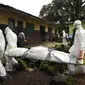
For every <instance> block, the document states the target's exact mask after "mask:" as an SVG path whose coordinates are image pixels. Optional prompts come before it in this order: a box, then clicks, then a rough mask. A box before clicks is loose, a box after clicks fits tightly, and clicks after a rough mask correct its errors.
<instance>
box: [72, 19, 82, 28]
mask: <svg viewBox="0 0 85 85" xmlns="http://www.w3.org/2000/svg"><path fill="white" fill-rule="evenodd" d="M80 26H81V21H80V20H76V21H75V22H74V29H79V28H80Z"/></svg>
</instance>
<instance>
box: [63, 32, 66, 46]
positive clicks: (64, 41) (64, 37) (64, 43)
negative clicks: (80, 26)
mask: <svg viewBox="0 0 85 85" xmlns="http://www.w3.org/2000/svg"><path fill="white" fill-rule="evenodd" d="M62 33H63V39H62V44H63V45H67V43H66V33H65V30H63V31H62Z"/></svg>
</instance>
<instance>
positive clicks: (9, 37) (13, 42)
mask: <svg viewBox="0 0 85 85" xmlns="http://www.w3.org/2000/svg"><path fill="white" fill-rule="evenodd" d="M4 33H5V34H6V40H5V38H4V35H3V32H2V30H1V29H0V79H1V80H6V81H7V78H8V75H7V72H10V71H13V70H14V66H18V61H17V60H16V59H15V58H14V57H8V56H6V55H4V52H6V51H8V50H9V49H12V48H17V35H16V33H14V32H13V31H12V30H11V29H10V28H9V27H6V28H5V30H4ZM23 36H24V40H25V41H26V38H25V35H24V33H23V32H21V33H20V34H19V36H18V37H19V38H23ZM19 38H18V39H19ZM6 41H7V46H6V49H5V45H6ZM18 41H19V43H18V45H19V46H22V44H21V43H20V42H21V41H20V39H19V40H18ZM3 56H5V58H6V66H5V67H4V66H3V64H2V62H1V58H2V57H3Z"/></svg>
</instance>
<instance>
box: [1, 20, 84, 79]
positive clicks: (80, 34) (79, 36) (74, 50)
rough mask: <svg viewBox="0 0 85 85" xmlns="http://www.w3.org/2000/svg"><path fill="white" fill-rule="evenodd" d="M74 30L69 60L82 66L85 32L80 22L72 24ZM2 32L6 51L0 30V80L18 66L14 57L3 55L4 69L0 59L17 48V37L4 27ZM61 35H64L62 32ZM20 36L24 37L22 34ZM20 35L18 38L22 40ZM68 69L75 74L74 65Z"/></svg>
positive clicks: (69, 65)
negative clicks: (72, 59)
mask: <svg viewBox="0 0 85 85" xmlns="http://www.w3.org/2000/svg"><path fill="white" fill-rule="evenodd" d="M74 29H76V31H75V36H74V42H73V45H72V46H71V48H70V50H69V52H70V58H71V57H72V56H74V57H76V58H77V60H78V62H79V63H80V64H82V62H83V59H84V50H85V42H84V36H85V35H84V31H85V30H84V29H83V27H82V23H81V21H80V20H76V21H75V22H74ZM4 32H5V33H6V40H7V46H6V50H5V38H4V35H3V32H2V30H0V79H1V78H2V79H6V78H7V71H13V66H14V65H18V61H17V60H16V59H15V58H14V57H8V56H6V55H5V57H6V67H4V66H3V64H2V62H1V58H2V57H3V54H4V51H8V50H9V49H12V48H17V35H16V34H15V33H14V32H13V31H12V30H11V29H10V28H9V27H6V28H5V31H4ZM63 33H64V34H65V32H64V31H63ZM21 34H22V35H24V34H23V33H21ZM21 34H20V35H19V36H20V37H21V38H22V35H21ZM24 40H25V42H26V39H25V37H24ZM19 42H21V41H19ZM20 46H21V45H20ZM70 61H71V59H70ZM80 67H82V68H84V67H85V66H82V65H80ZM68 69H69V72H75V65H74V64H68ZM83 71H85V70H84V69H83Z"/></svg>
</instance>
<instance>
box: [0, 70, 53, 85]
mask: <svg viewBox="0 0 85 85" xmlns="http://www.w3.org/2000/svg"><path fill="white" fill-rule="evenodd" d="M10 75H11V77H12V80H9V81H8V82H0V85H49V82H50V80H52V79H53V77H54V76H53V75H52V74H50V73H45V72H43V71H40V70H38V69H35V70H33V71H31V72H28V71H18V72H13V73H11V74H10Z"/></svg>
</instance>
